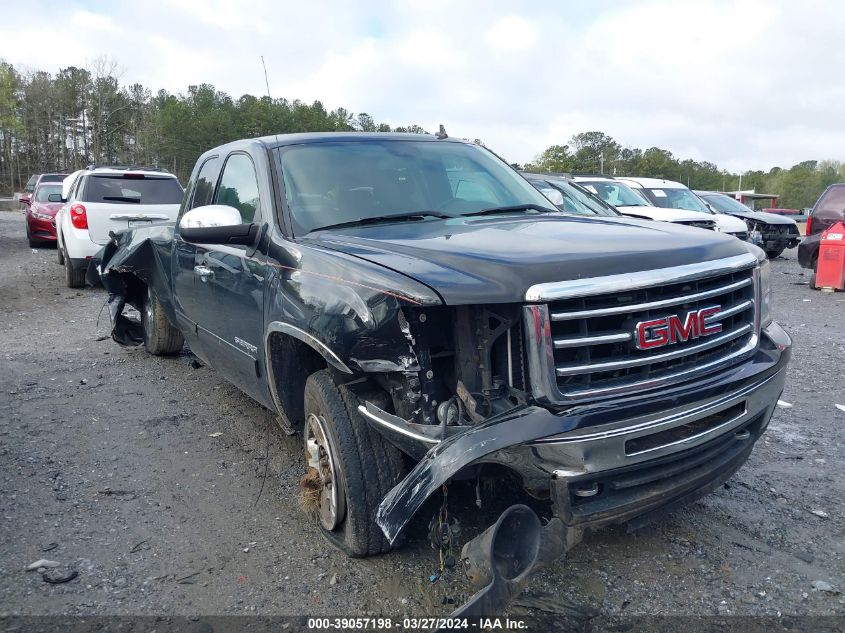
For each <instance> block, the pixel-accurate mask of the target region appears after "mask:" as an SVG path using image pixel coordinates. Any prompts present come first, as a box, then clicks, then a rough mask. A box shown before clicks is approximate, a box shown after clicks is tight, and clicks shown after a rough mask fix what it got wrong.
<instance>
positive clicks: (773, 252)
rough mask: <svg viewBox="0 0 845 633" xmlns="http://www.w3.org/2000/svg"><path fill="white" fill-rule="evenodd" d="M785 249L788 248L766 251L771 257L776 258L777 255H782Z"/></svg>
mask: <svg viewBox="0 0 845 633" xmlns="http://www.w3.org/2000/svg"><path fill="white" fill-rule="evenodd" d="M784 250H786V249H784V248H776V249H775V250H772V251H766V255H768V256H769V259H775V258H776V257H780V255H781V253H783V251H784Z"/></svg>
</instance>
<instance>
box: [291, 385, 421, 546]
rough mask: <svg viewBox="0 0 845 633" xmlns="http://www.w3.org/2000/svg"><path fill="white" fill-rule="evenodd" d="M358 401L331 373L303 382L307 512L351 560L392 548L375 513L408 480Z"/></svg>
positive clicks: (397, 456) (398, 456)
mask: <svg viewBox="0 0 845 633" xmlns="http://www.w3.org/2000/svg"><path fill="white" fill-rule="evenodd" d="M378 395H379V394H376V393H374V394H373V396H372V397H373V398H377V397H378ZM365 398H367V396H365ZM359 402H360V401H359V399H358V398H357V397H356V396H355V394H353V393H352V392H351V391H350V390H349V389H347V388H346V387H338V386H337V385H336V384H335V382H334V380H333V379H332V375H331V373H330V372H329V371H328V370H325V369H324V370H321V371H318V372H316V373H314V374H312V375H311V376H309V377H308V379H307V380H306V382H305V429H304V432H303V436H304V440H305V457H306V469H307V473H306V475H305V476H304V477H303V479H302V484H301V488H302V494H303V496H305V495H309V496H310V502H309V504H308V507H307V508H306V509H308V510H311V511H312V512H313V513H314V514H315V515H316V517H317V518H318V525H319V527H320V530H321V531H322V533H323V535H324V536H325V537H326V538H327V539H328V540H329V541H331V542H332V543H334V544H335V545H337V546H338V547H339V548H340V549H342V550H343V551H344V552H345V553H346V554H347V555H348V556H351V557H353V558H362V557H365V556H373V555H376V554H383V553H385V552H388V551H390V550H391V549H392V547H393V546H392V545H391V544H390V543H389V542H388V541H387V539H386V538H385V537H384V534H383V533H382V531H381V528H379V527H378V525H377V524H376V522H375V518H376V512H377V510H378V506H379V503H381V500H382V499H383V498H384V496H385V495H386V494H387V493H388V491H390V489H391V488H393V486H395V485H396V484H397V483H399V481H400V480H401V479H402V477H403V476H404V475H405V463H404V460H403V458H402V454H401V453H400V452H399V451H398V450H397V449H396V448H395V447H394V446H393V445H391V444H390V443H388V442H387V441H386V440H385V439H384V438H382V436H381V435H379V434H378V432H377V431H375V430H373V429H371V428H370V426H369V425H368V424H367V422H366V420H364V419H363V418H362V417H361V414H360V413H358V409H357V407H358V404H359Z"/></svg>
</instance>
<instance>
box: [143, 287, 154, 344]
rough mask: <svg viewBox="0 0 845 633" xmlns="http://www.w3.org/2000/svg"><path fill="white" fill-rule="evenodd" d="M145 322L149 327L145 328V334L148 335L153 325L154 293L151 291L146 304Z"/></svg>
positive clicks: (148, 292) (148, 291) (148, 293)
mask: <svg viewBox="0 0 845 633" xmlns="http://www.w3.org/2000/svg"><path fill="white" fill-rule="evenodd" d="M144 320H145V325H146V326H147V327H145V328H144V332H145V333H147V332H148V331H149V329H150V326H151V325H152V324H153V293H152V292H151V291H150V290H149V289H148V290H147V301H146V303H145V304H144Z"/></svg>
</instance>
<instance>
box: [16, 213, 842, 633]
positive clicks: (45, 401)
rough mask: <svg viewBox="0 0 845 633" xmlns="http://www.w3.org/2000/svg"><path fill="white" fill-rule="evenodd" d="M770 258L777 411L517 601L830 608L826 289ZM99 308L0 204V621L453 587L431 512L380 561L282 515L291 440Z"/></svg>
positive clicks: (696, 611)
mask: <svg viewBox="0 0 845 633" xmlns="http://www.w3.org/2000/svg"><path fill="white" fill-rule="evenodd" d="M773 264H774V284H775V293H776V299H775V312H776V318H777V319H778V320H779V321H780V323H781V324H782V325H783V326H784V327H785V328H786V329H787V330H788V331H789V332H790V334H791V335H792V336H793V337H794V341H795V349H794V356H793V360H792V365H791V367H790V372H789V377H788V379H787V384H786V391H785V392H784V395H783V400H785V401H787V402H788V403H791V404H792V405H793V406H792V407H791V408H778V410H777V412H776V413H775V416H774V418H773V420H772V422H771V425H770V427H769V430H768V431H767V433H766V434H765V436H764V438H763V440H761V441H760V442H759V443H758V446H757V448H756V449H755V451H754V453H753V455H752V456H751V459H750V461H749V462H748V464H747V465H746V466H745V467H744V468H743V469H742V470H741V471H740V472H739V473H738V474H737V475H735V476H734V477H733V478H732V479H731V480H730V482H729V483H728V484H727V485H726V486H725V487H724V488H723V489H720V490H719V491H718V492H716V493H714V494H712V495H710V496H708V497H706V498H704V499H703V500H701V501H699V502H697V503H695V504H692V505H691V506H689V507H687V508H685V509H683V510H681V511H678V512H675V513H674V514H671V515H669V516H667V517H666V518H665V519H663V520H662V521H660V522H658V523H656V524H653V525H651V526H649V527H646V528H644V529H642V530H640V531H638V532H636V533H634V534H627V533H626V532H625V530H624V529H623V528H613V529H608V530H605V531H602V532H600V533H595V534H591V535H589V536H588V537H587V538H586V539H585V540H584V542H583V543H582V544H580V545H579V546H577V547H576V548H575V549H574V550H573V551H572V552H571V553H570V555H569V557H568V558H567V559H566V560H565V561H561V562H558V563H557V564H555V565H553V566H551V567H550V568H547V569H546V570H544V571H543V572H542V573H541V574H540V575H538V576H537V577H536V578H535V579H534V580H533V581H532V582H531V584H530V586H529V588H528V590H527V591H528V595H529V596H530V597H531V598H533V600H534V604H542V605H543V607H542V608H543V609H544V610H546V611H560V610H561V609H563V608H564V607H565V606H566V605H577V606H579V607H581V608H583V609H585V610H587V611H590V610H592V612H593V613H601V614H603V615H608V616H616V615H627V614H630V615H634V614H664V615H665V614H693V615H713V614H719V615H726V614H741V615H760V614H766V615H779V614H784V615H805V614H810V615H842V614H843V613H845V596H843V595H842V594H840V593H837V591H845V528H843V525H845V448H843V442H842V438H843V433H842V429H843V425H845V412H843V411H840V410H838V409H837V408H836V407H835V406H834V405H835V404H837V403H839V404H845V389H843V386H845V380H843V377H842V367H843V364H842V363H843V361H845V324H843V319H842V318H841V315H842V314H843V308H845V305H843V304H845V294H824V293H819V292H813V291H811V290H809V288H808V286H807V285H806V282H807V277H806V276H805V275H804V273H803V271H802V270H801V269H800V268H799V266H798V263H797V261H796V258H795V253H794V251H787V252H786V254H785V256H784V257H781V258H779V259H777V260H776V261H775V262H773ZM104 301H105V295H104V293H103V291H102V289H86V290H71V289H68V288H66V287H65V286H64V277H63V272H62V268H61V267H60V266H58V265H57V263H56V252H55V250H54V249H50V248H44V249H37V250H32V249H30V248H28V247H27V246H26V241H25V238H24V223H23V217H22V216H21V215H20V214H19V213H12V212H2V213H0V319H2V322H3V326H4V327H3V328H2V331H0V466H2V469H0V481H2V483H0V510H2V512H0V516H2V522H0V615H18V614H43V615H56V614H80V615H81V614H87V615H126V614H131V615H139V614H147V615H153V614H167V615H188V616H192V615H200V614H201V615H229V614H263V615H273V614H296V615H318V614H332V615H362V614H380V615H392V616H394V617H396V616H399V615H401V614H413V615H416V616H426V615H438V614H446V613H448V612H449V611H451V609H452V608H453V606H452V604H460V603H461V602H463V601H464V600H465V599H466V598H467V597H468V596H469V594H470V593H471V590H470V588H469V586H468V584H467V582H466V581H465V580H464V578H463V576H462V574H461V573H460V572H459V571H451V572H448V573H447V574H446V576H445V578H444V579H443V580H442V581H441V582H439V583H437V584H431V583H430V582H429V580H428V577H429V575H430V574H431V573H432V571H434V570H435V568H436V556H435V552H434V551H433V550H432V549H431V548H430V547H429V545H428V544H427V542H426V539H425V533H426V526H427V523H428V519H429V518H430V516H431V513H432V512H433V507H427V508H426V509H425V510H424V511H423V512H422V513H421V516H419V517H417V519H416V520H415V521H414V523H413V524H412V525H411V528H410V530H409V539H408V541H409V542H408V544H407V545H406V546H405V547H404V548H403V549H401V550H400V551H397V552H394V553H391V554H389V555H387V556H383V557H380V558H375V559H368V560H354V561H353V560H348V559H347V558H346V557H345V556H343V555H342V554H340V553H339V552H338V551H336V550H335V549H334V548H333V547H331V546H330V545H328V543H327V542H325V541H324V540H323V539H322V538H321V537H320V536H319V532H318V530H317V529H316V527H315V526H314V525H312V524H311V522H310V521H309V520H308V519H306V518H305V517H304V516H303V514H302V513H301V512H300V511H299V509H298V508H297V502H296V499H295V491H296V485H295V484H296V481H297V479H298V476H299V473H300V471H301V468H302V466H301V446H300V441H299V439H298V438H290V437H286V436H284V434H283V433H282V432H281V431H280V430H279V429H278V427H277V426H276V424H275V420H274V417H273V415H272V414H271V413H270V412H269V411H267V410H265V409H263V408H261V407H259V406H258V405H256V404H254V403H253V402H252V401H251V400H250V399H249V398H247V397H246V396H244V395H241V393H240V392H238V391H237V390H236V389H235V388H234V387H231V386H229V385H228V384H227V383H225V382H224V381H223V380H222V379H221V378H220V377H219V376H217V375H216V374H215V373H214V371H213V370H211V369H209V368H206V367H199V368H194V366H193V364H192V360H193V357H192V356H191V355H190V353H189V352H187V350H186V351H185V353H183V354H182V355H181V356H177V357H174V358H155V357H151V356H148V355H146V354H145V353H144V352H143V351H142V350H141V349H128V350H127V349H123V348H120V347H119V346H117V345H116V344H115V343H114V342H113V341H111V339H109V338H108V337H107V335H108V330H109V326H108V315H107V311H105V310H102V313H101V308H102V306H103V304H104ZM98 317H99V324H98ZM265 473H266V479H265ZM262 485H263V490H262ZM505 497H506V495H505ZM450 501H451V504H452V505H451V509H452V511H453V513H454V514H456V515H457V516H458V517H459V518H460V519H461V521H462V522H463V528H464V535H463V539H468V538H471V537H472V536H474V535H475V534H477V533H478V532H479V531H480V530H482V529H484V528H485V527H486V526H487V525H489V524H490V523H492V522H493V521H494V520H495V519H496V518H497V517H498V514H499V511H500V510H501V509H503V507H505V505H507V504H506V503H505V501H504V500H503V499H502V496H501V495H493V494H490V493H486V494H485V495H484V506H483V509H482V511H481V512H478V511H477V510H476V509H475V506H474V493H473V491H472V487H471V486H468V485H461V484H456V485H455V486H453V493H452V494H451V495H450ZM40 558H47V559H51V560H55V561H58V562H59V563H61V567H60V568H58V570H56V572H55V573H64V572H67V571H71V570H75V571H77V572H78V574H79V575H78V577H77V578H75V579H74V580H72V581H70V582H67V583H65V584H55V585H53V584H48V583H46V582H44V581H43V580H42V578H41V576H40V575H39V573H38V572H36V571H30V572H27V571H24V567H25V566H26V565H27V564H29V563H31V562H33V561H36V560H38V559H40ZM814 581H824V582H826V583H829V584H830V585H831V589H832V591H820V590H818V589H816V588H814V585H813V583H814ZM522 602H528V601H527V600H526V599H524V598H523V599H522ZM511 613H512V614H515V615H518V614H525V613H536V607H535V610H534V611H527V610H526V607H519V606H515V607H512V609H511ZM560 617H562V618H564V619H565V618H566V617H569V616H566V615H562V616H560Z"/></svg>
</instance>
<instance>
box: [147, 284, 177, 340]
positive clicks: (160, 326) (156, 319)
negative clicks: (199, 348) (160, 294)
mask: <svg viewBox="0 0 845 633" xmlns="http://www.w3.org/2000/svg"><path fill="white" fill-rule="evenodd" d="M141 325H142V326H143V329H144V349H146V350H147V352H149V353H150V354H152V355H154V356H167V355H169V354H175V353H177V352H179V351H180V350H181V349H182V346H183V345H184V343H185V339H184V337H183V336H182V333H181V332H180V331H179V330H177V329H176V328H175V327H173V326H172V325H170V321H168V320H167V315H166V314H165V313H164V308H163V307H162V305H161V303H160V302H159V300H158V299H157V298H156V296H155V295H154V294H153V291H152V290H150V289H149V288H148V289H147V298H146V299H145V300H144V305H143V310H142V311H141Z"/></svg>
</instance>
